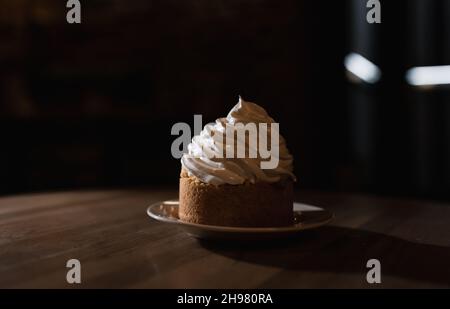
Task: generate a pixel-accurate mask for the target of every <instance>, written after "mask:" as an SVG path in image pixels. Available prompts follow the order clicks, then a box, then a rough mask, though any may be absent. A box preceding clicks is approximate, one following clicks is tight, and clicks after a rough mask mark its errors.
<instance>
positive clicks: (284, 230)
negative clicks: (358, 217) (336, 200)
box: [146, 199, 335, 234]
mask: <svg viewBox="0 0 450 309" xmlns="http://www.w3.org/2000/svg"><path fill="white" fill-rule="evenodd" d="M166 202H172V203H175V202H176V203H177V204H178V205H179V201H178V200H175V199H173V200H166V201H159V202H155V203H153V204H151V205H150V206H148V207H147V211H146V212H147V215H148V216H149V217H150V218H152V219H154V220H156V221H159V222H163V223H169V224H174V225H179V226H187V227H192V228H197V229H203V230H207V231H210V232H226V233H253V234H264V233H287V232H296V231H305V230H309V229H314V228H318V227H321V226H324V225H327V224H329V223H330V222H332V221H333V220H334V218H335V215H334V213H333V212H331V211H329V210H327V209H324V208H322V207H318V206H313V205H309V204H304V203H297V202H294V203H293V206H295V204H300V205H304V206H308V207H314V208H316V209H317V210H322V211H326V212H327V213H329V215H330V216H329V218H328V219H327V220H324V221H322V222H318V223H312V224H307V225H303V224H302V223H301V222H300V223H296V224H293V225H291V226H282V227H233V226H219V225H206V224H198V223H191V222H184V221H182V220H180V219H178V220H175V219H169V218H166V217H161V216H158V215H156V214H154V213H153V212H152V211H151V210H152V208H154V207H157V206H160V205H161V204H162V203H166ZM293 211H294V212H295V210H294V209H293Z"/></svg>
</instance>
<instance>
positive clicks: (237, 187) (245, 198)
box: [179, 98, 296, 227]
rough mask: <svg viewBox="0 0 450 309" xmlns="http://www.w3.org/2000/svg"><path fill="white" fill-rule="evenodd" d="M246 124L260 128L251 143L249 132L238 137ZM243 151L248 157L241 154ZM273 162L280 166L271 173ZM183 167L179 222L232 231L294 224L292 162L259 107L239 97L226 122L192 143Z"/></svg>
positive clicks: (221, 121) (218, 122)
mask: <svg viewBox="0 0 450 309" xmlns="http://www.w3.org/2000/svg"><path fill="white" fill-rule="evenodd" d="M249 124H250V125H249ZM253 124H254V125H253ZM244 125H248V127H247V128H249V127H250V128H256V130H257V132H256V134H254V135H253V138H254V137H255V136H258V138H257V141H254V143H252V142H250V138H252V135H251V134H250V133H249V132H245V133H244V134H245V135H240V138H239V135H237V134H238V133H236V132H237V130H238V129H239V128H242V127H243V126H244ZM266 128H267V129H266ZM261 134H267V140H266V144H269V145H271V147H268V148H266V150H269V148H270V155H269V156H267V154H266V155H264V156H263V155H262V152H261V149H264V148H262V145H261V141H262V139H261V138H262V137H264V135H261ZM275 142H276V143H275ZM255 146H257V149H256V150H255V149H254V148H255ZM274 146H276V147H274ZM239 147H241V150H244V151H245V154H244V153H243V152H242V151H241V152H240V154H241V156H238V155H236V154H239ZM252 150H253V152H252ZM275 150H276V151H275ZM251 153H253V155H251ZM229 154H233V156H229ZM243 154H244V155H243ZM263 157H264V158H263ZM269 161H270V162H275V163H276V165H274V166H271V167H270V168H268V167H267V165H270V164H267V163H268V162H269ZM264 162H266V167H264ZM270 162H269V163H270ZM181 164H182V168H181V174H180V191H179V203H180V206H179V218H180V220H182V221H185V222H190V223H197V224H204V225H218V226H230V227H280V226H289V225H292V224H293V220H294V219H293V183H294V182H295V180H296V178H295V176H294V174H293V172H292V171H293V157H292V155H291V154H290V153H289V150H288V149H287V146H286V142H285V140H284V139H283V137H282V136H281V135H279V133H278V124H276V123H275V121H274V120H273V119H272V118H271V117H270V116H269V115H268V114H267V112H266V111H265V110H264V109H263V108H262V107H260V106H258V105H257V104H255V103H251V102H246V101H244V100H243V99H242V98H240V99H239V102H238V104H237V105H236V106H235V107H233V109H232V110H231V111H230V113H229V114H228V116H227V117H226V118H219V119H217V120H216V122H215V123H212V124H208V125H206V126H205V127H204V129H203V131H202V132H201V133H200V135H198V136H195V137H194V138H193V139H192V142H191V143H190V144H189V146H188V153H186V154H184V155H183V157H182V158H181Z"/></svg>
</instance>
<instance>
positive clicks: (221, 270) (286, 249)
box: [0, 189, 450, 288]
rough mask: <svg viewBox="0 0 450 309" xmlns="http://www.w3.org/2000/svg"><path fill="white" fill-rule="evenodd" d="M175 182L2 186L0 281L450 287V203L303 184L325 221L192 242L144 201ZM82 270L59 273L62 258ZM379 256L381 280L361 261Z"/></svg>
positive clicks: (304, 196)
mask: <svg viewBox="0 0 450 309" xmlns="http://www.w3.org/2000/svg"><path fill="white" fill-rule="evenodd" d="M176 196H177V191H174V190H150V189H149V190H143V189H139V190H115V191H73V192H62V193H52V194H32V195H21V196H12V197H3V198H0V287H3V288H5V287H14V288H79V287H82V288H97V287H102V288H231V287H232V288H284V287H285V288H344V287H345V288H347V287H350V288H377V287H402V288H409V287H450V206H449V205H445V204H442V203H437V202H424V201H414V200H405V199H389V198H379V197H373V196H361V195H350V194H325V193H300V194H299V195H298V198H297V200H299V201H303V202H306V203H310V204H313V205H318V206H322V207H326V208H328V209H330V210H332V211H334V212H335V215H336V219H335V221H334V222H333V223H332V224H331V225H329V226H328V227H324V228H321V229H317V230H313V231H306V232H304V233H302V234H301V235H299V236H298V237H296V238H294V239H292V240H286V241H283V242H276V243H264V244H253V245H252V244H248V245H245V246H244V245H236V244H229V243H211V242H199V241H197V240H195V239H192V238H190V237H189V236H187V235H185V234H184V233H183V232H181V231H180V230H178V228H177V227H175V226H171V225H166V224H162V223H158V222H156V221H153V220H151V219H149V218H148V217H147V215H146V207H147V206H148V205H149V204H151V203H153V202H155V201H159V200H164V199H170V198H173V197H176ZM69 259H78V260H79V261H80V262H81V275H82V282H81V284H79V285H76V284H74V285H70V284H68V283H67V282H66V273H67V271H68V270H69V269H68V268H66V262H67V261H68V260H69ZM369 259H378V260H379V261H380V263H381V278H382V283H381V284H374V285H370V284H368V283H367V281H366V273H367V271H368V270H369V269H368V268H366V263H367V261H368V260H369Z"/></svg>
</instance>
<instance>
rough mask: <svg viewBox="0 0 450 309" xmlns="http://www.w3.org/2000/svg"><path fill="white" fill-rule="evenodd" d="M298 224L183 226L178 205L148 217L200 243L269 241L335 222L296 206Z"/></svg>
mask: <svg viewBox="0 0 450 309" xmlns="http://www.w3.org/2000/svg"><path fill="white" fill-rule="evenodd" d="M293 211H294V217H295V223H294V224H293V225H291V226H286V227H262V228H252V227H227V226H215V225H202V224H194V223H189V222H183V221H181V220H180V219H179V218H178V201H176V200H173V201H162V202H158V203H155V204H153V205H151V206H150V207H148V208H147V214H148V215H149V216H150V217H151V218H153V219H155V220H158V221H160V222H164V223H170V224H174V225H176V226H178V227H180V228H181V229H182V230H184V231H185V232H186V233H187V234H189V235H191V236H193V237H196V238H201V239H229V240H267V239H274V238H284V237H287V236H292V235H294V234H297V233H299V232H301V231H304V230H309V229H313V228H318V227H320V226H323V225H325V224H327V223H329V222H330V221H331V220H333V217H334V216H333V214H332V213H331V212H330V211H327V210H325V209H323V208H320V207H316V206H311V205H306V204H301V203H294V207H293Z"/></svg>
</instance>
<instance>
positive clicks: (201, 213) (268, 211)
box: [179, 172, 294, 227]
mask: <svg viewBox="0 0 450 309" xmlns="http://www.w3.org/2000/svg"><path fill="white" fill-rule="evenodd" d="M179 217H180V219H181V220H182V221H185V222H191V223H197V224H205V225H219V226H232V227H280V226H289V225H292V224H293V222H294V217H293V185H292V181H291V180H286V181H283V182H279V183H275V184H269V183H263V182H260V183H256V184H250V183H248V184H243V185H227V184H226V185H220V186H215V185H211V184H206V183H203V182H201V181H199V180H198V179H197V178H195V177H189V176H188V175H187V173H185V172H184V173H183V172H182V173H181V178H180V207H179Z"/></svg>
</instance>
